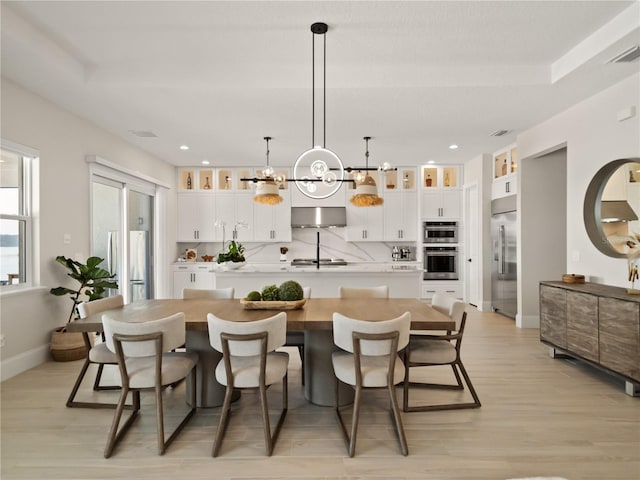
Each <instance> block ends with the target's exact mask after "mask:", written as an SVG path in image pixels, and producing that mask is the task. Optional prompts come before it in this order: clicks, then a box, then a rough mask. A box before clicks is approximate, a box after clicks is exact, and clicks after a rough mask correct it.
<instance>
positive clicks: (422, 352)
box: [402, 293, 481, 412]
mask: <svg viewBox="0 0 640 480" xmlns="http://www.w3.org/2000/svg"><path fill="white" fill-rule="evenodd" d="M431 306H432V307H433V308H434V309H436V310H438V311H439V312H441V313H444V314H445V315H447V316H448V317H449V318H451V319H452V320H453V321H454V322H455V324H456V329H455V331H452V332H446V333H445V334H441V335H431V334H429V335H427V334H422V333H420V334H416V335H411V339H410V341H409V345H408V346H407V348H406V350H405V352H404V362H405V366H406V373H405V378H404V384H403V400H402V409H403V410H404V411H405V412H426V411H433V410H453V409H462V408H478V407H480V406H481V403H480V398H479V397H478V394H477V393H476V390H475V388H474V387H473V384H472V383H471V379H470V378H469V375H468V373H467V370H466V369H465V368H464V364H463V363H462V358H461V356H460V348H461V346H462V336H463V335H464V328H465V325H466V321H467V312H465V307H466V304H465V303H464V302H462V301H460V300H458V299H456V298H454V297H452V296H451V295H447V294H443V293H435V294H434V296H433V298H432V300H431ZM440 365H450V366H451V369H452V370H453V374H454V376H455V379H456V383H455V384H446V383H445V384H443V383H427V382H417V381H413V382H412V381H410V372H411V371H412V369H416V368H419V367H430V366H440ZM414 371H415V370H414ZM461 376H462V378H464V381H465V383H466V386H467V388H468V389H469V393H470V394H471V397H472V398H473V401H472V402H459V403H447V404H430V405H413V406H410V405H409V392H410V390H411V387H422V388H437V389H447V390H464V384H463V383H462V378H461Z"/></svg>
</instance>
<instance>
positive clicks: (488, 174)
mask: <svg viewBox="0 0 640 480" xmlns="http://www.w3.org/2000/svg"><path fill="white" fill-rule="evenodd" d="M492 179H493V155H491V154H488V153H485V154H482V155H480V156H478V157H475V158H473V159H471V160H469V161H468V162H466V163H465V164H464V184H465V185H470V184H472V183H476V184H477V185H478V200H479V201H480V202H481V206H480V208H479V212H480V217H481V219H482V220H481V221H480V222H479V223H478V226H479V231H478V238H477V239H476V241H477V242H478V243H479V245H478V252H480V255H481V266H480V269H479V270H480V275H481V276H480V278H479V279H476V280H473V279H472V280H471V281H479V282H480V284H481V287H480V294H481V298H482V302H481V303H480V305H478V309H479V310H480V311H485V312H487V311H490V310H491V265H492V261H493V260H492V257H491V252H492V250H491V183H492Z"/></svg>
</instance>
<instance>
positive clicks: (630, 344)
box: [599, 297, 640, 380]
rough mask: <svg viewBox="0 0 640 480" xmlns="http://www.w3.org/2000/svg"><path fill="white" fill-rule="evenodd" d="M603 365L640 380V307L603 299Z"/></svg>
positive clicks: (601, 344) (601, 323) (601, 319)
mask: <svg viewBox="0 0 640 480" xmlns="http://www.w3.org/2000/svg"><path fill="white" fill-rule="evenodd" d="M599 321H600V363H601V364H602V365H604V366H605V367H608V368H610V369H611V370H613V371H615V372H620V373H622V374H623V375H626V376H628V377H631V378H634V379H639V380H640V305H639V304H637V303H635V302H626V301H624V300H618V299H614V298H602V297H601V298H600V319H599Z"/></svg>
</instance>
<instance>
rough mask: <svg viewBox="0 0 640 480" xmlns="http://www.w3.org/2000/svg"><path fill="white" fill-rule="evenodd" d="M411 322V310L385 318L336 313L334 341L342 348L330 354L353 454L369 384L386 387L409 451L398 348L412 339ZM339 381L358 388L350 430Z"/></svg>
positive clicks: (347, 441) (345, 435) (403, 443)
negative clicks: (400, 397) (399, 389)
mask: <svg viewBox="0 0 640 480" xmlns="http://www.w3.org/2000/svg"><path fill="white" fill-rule="evenodd" d="M410 324H411V314H410V313H409V312H405V313H403V314H402V315H400V316H399V317H397V318H394V319H392V320H383V321H370V320H358V319H354V318H349V317H346V316H344V315H341V314H340V313H334V314H333V338H334V343H335V344H336V346H338V347H339V348H340V349H341V350H339V351H336V352H333V353H332V356H331V360H332V363H333V370H334V372H335V375H336V416H337V418H338V422H339V424H340V429H341V431H342V436H343V438H344V441H345V444H346V446H347V451H348V453H349V456H350V457H353V455H354V454H355V450H356V436H357V432H358V421H359V417H360V404H361V399H362V391H363V389H366V388H386V389H387V391H388V393H389V401H390V403H391V413H392V414H393V420H394V427H395V429H396V433H397V435H398V440H399V442H400V449H401V451H402V454H403V455H408V453H409V449H408V447H407V439H406V437H405V434H404V428H403V426H402V418H401V416H400V409H399V407H398V400H397V398H396V387H395V386H396V385H397V384H398V383H400V382H402V380H403V378H404V370H405V367H404V365H403V363H402V360H401V359H400V358H399V357H398V352H399V351H400V350H402V349H403V348H404V347H405V346H406V345H407V343H408V342H409V327H410ZM339 382H343V383H346V384H347V385H351V386H353V387H354V388H355V399H354V402H353V415H352V421H351V432H350V433H348V432H347V427H346V425H345V421H344V419H343V417H342V413H341V408H343V407H340V398H339V396H340V388H339V386H340V385H339Z"/></svg>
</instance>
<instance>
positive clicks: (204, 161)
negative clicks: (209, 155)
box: [202, 160, 210, 165]
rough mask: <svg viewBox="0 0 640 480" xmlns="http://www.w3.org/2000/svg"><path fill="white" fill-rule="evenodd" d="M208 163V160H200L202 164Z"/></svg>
mask: <svg viewBox="0 0 640 480" xmlns="http://www.w3.org/2000/svg"><path fill="white" fill-rule="evenodd" d="M209 163H210V162H209V160H202V164H203V165H209Z"/></svg>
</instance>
